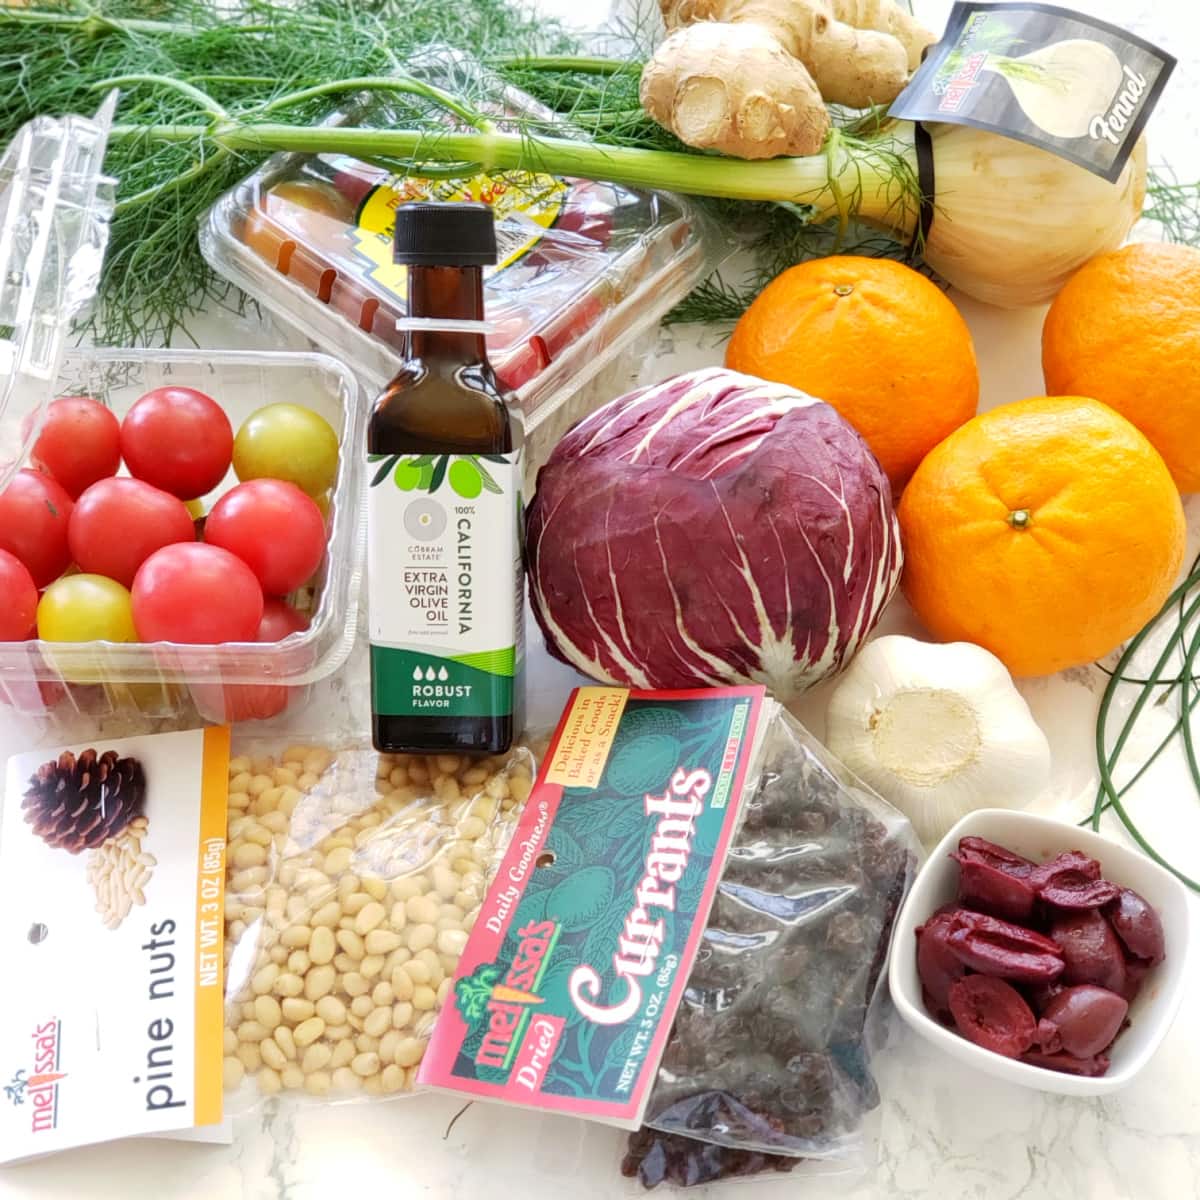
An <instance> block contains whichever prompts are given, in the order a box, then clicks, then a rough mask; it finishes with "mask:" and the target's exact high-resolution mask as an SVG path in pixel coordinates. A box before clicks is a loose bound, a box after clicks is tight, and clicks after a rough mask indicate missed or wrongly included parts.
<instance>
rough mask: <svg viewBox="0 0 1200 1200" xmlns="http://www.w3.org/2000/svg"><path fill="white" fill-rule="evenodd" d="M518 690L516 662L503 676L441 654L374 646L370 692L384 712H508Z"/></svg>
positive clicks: (462, 714)
mask: <svg viewBox="0 0 1200 1200" xmlns="http://www.w3.org/2000/svg"><path fill="white" fill-rule="evenodd" d="M495 653H496V654H502V653H503V652H500V651H497V652H495ZM508 654H509V656H510V659H511V656H512V650H511V649H510V650H509V651H508ZM467 657H471V658H474V657H477V656H475V655H470V656H467ZM481 657H486V655H484V656H481ZM513 691H514V689H513V675H512V672H511V667H510V670H509V673H508V674H507V675H504V674H497V673H494V672H491V671H484V670H481V669H480V668H479V667H477V666H472V665H470V664H468V663H464V662H460V661H458V660H457V659H453V658H440V657H439V656H438V655H436V654H423V653H420V652H418V651H413V650H397V649H395V648H394V647H391V646H372V647H371V696H372V700H373V702H374V706H375V712H377V713H379V714H380V715H382V716H388V717H506V716H508V715H509V714H510V713H511V712H512V711H513Z"/></svg>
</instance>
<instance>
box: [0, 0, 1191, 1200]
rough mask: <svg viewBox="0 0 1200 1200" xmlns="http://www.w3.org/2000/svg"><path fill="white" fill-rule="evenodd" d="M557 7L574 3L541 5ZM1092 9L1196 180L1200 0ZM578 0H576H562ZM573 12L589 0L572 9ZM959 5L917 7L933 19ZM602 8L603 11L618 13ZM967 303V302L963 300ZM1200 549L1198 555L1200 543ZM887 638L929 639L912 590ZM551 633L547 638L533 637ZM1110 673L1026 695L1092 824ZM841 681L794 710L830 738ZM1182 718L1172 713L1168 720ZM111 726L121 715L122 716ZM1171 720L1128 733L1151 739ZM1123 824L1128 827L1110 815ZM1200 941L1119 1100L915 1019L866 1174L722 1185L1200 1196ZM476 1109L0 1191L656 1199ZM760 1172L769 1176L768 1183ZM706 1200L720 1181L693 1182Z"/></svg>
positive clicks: (359, 724)
mask: <svg viewBox="0 0 1200 1200" xmlns="http://www.w3.org/2000/svg"><path fill="white" fill-rule="evenodd" d="M543 3H544V4H545V6H546V7H547V8H553V7H554V5H555V3H556V0H543ZM1075 4H1076V6H1077V7H1079V8H1081V9H1083V10H1085V11H1088V12H1091V13H1094V14H1095V15H1097V16H1101V17H1104V18H1106V19H1108V20H1110V21H1113V22H1114V23H1119V24H1121V25H1123V26H1125V27H1129V28H1132V29H1135V30H1136V31H1138V32H1139V33H1141V34H1143V35H1144V36H1146V37H1148V38H1149V39H1150V40H1152V41H1154V42H1156V43H1158V44H1160V45H1163V46H1165V47H1166V48H1168V49H1170V50H1172V51H1173V52H1174V53H1175V54H1177V55H1178V56H1179V57H1180V60H1181V61H1180V66H1179V69H1178V71H1177V73H1176V77H1175V79H1174V81H1173V82H1172V84H1171V86H1170V87H1169V88H1168V91H1167V94H1166V97H1165V98H1164V100H1163V103H1162V105H1161V107H1160V109H1159V111H1158V113H1157V114H1156V116H1155V120H1154V122H1153V124H1152V126H1151V138H1152V145H1151V158H1152V161H1157V162H1167V163H1169V164H1170V165H1171V167H1172V168H1173V169H1174V170H1175V171H1176V173H1177V174H1178V176H1179V177H1180V178H1185V179H1195V178H1200V142H1197V140H1196V138H1195V133H1194V114H1195V113H1196V112H1197V111H1198V110H1200V86H1198V85H1197V79H1198V78H1200V43H1198V42H1197V41H1196V39H1195V32H1196V25H1195V22H1196V20H1197V18H1196V16H1195V15H1194V12H1193V8H1194V5H1193V4H1192V3H1191V0H1075ZM560 7H564V6H560ZM571 8H572V9H573V11H574V12H575V14H576V15H577V14H578V12H579V5H578V4H573V5H572V6H571ZM949 8H950V2H949V0H929V2H927V3H918V4H917V9H918V12H919V13H920V14H921V15H922V16H924V17H925V18H926V19H927V21H928V22H929V23H930V24H931V25H933V26H934V27H938V23H939V22H940V21H942V20H943V19H944V17H945V14H946V12H948V10H949ZM600 15H602V14H600ZM956 299H958V298H957V297H956ZM961 307H962V309H963V311H964V314H965V315H966V318H967V320H968V322H969V324H970V326H971V328H972V331H973V333H974V336H975V342H976V347H977V350H978V354H979V359H980V369H981V374H982V381H983V404H984V406H985V407H987V406H990V405H994V404H997V403H1001V402H1003V401H1005V400H1013V399H1018V398H1020V397H1023V396H1027V395H1035V394H1038V393H1039V392H1040V391H1041V390H1042V381H1041V371H1040V358H1039V344H1040V342H1039V337H1040V329H1041V320H1042V310H1026V311H1019V312H1009V313H1002V312H999V311H997V310H993V309H988V308H986V307H984V306H982V305H977V304H973V303H971V302H969V301H962V302H961ZM197 328H198V331H199V336H200V338H201V340H202V343H203V344H206V345H213V346H231V345H243V346H278V345H279V344H281V342H284V341H288V340H289V338H288V335H285V334H284V333H283V332H282V331H280V330H279V329H278V328H274V327H272V326H270V325H269V324H267V323H265V322H262V323H260V322H259V321H257V320H249V319H245V318H234V317H232V316H229V315H227V314H223V313H222V314H217V313H214V314H209V315H208V316H207V317H206V318H205V319H204V320H203V321H202V322H201V323H200V325H199V326H198V327H197ZM721 353H722V334H721V332H720V331H718V330H715V329H711V328H704V327H676V328H673V329H667V330H662V331H660V333H659V335H658V340H657V343H656V344H655V345H653V346H652V348H651V349H650V351H649V352H648V353H647V355H646V356H645V358H644V359H643V361H642V362H640V363H639V364H637V366H636V369H635V370H634V371H632V372H631V376H630V383H634V382H639V381H645V380H646V379H649V378H651V377H653V378H663V377H665V376H667V375H669V374H671V373H674V372H675V371H677V370H685V369H689V368H691V367H694V366H700V365H706V364H710V363H714V362H717V361H719V360H720V357H721ZM1188 515H1189V525H1190V527H1191V528H1192V531H1193V536H1192V539H1191V540H1192V542H1193V543H1196V542H1197V541H1198V540H1200V501H1197V500H1195V499H1193V500H1192V502H1191V503H1190V504H1189V506H1188ZM1194 549H1195V547H1194V545H1193V552H1194ZM883 631H884V632H911V633H919V629H918V628H917V626H916V624H915V622H914V621H913V618H912V617H911V614H910V613H908V611H907V609H906V608H905V606H904V604H903V601H902V600H897V601H896V603H895V604H894V605H893V606H892V608H891V609H890V610H889V612H888V614H887V615H886V617H885V621H884V625H883ZM534 640H535V641H536V640H537V639H536V637H535V639H534ZM533 660H534V661H533V673H532V677H533V692H532V696H531V700H532V706H531V707H532V720H533V722H534V723H535V724H541V725H545V724H547V723H548V722H550V721H552V720H553V718H554V717H555V716H556V715H557V712H558V710H559V708H560V706H561V703H562V700H563V698H564V696H565V693H566V691H567V689H568V688H569V687H570V686H571V684H572V683H573V682H574V681H575V677H574V676H573V674H572V673H571V672H570V671H568V670H566V669H565V668H563V667H560V666H559V665H557V664H555V663H553V662H552V661H551V660H550V659H549V658H548V657H547V656H546V655H545V653H544V651H542V649H541V647H540V646H535V647H534V649H533ZM365 672H366V667H365V656H364V654H363V651H362V648H361V645H360V647H359V648H358V650H357V651H356V652H355V654H354V655H353V656H352V658H351V661H350V663H349V664H347V666H346V667H345V668H344V669H343V670H342V671H341V672H340V673H339V674H338V675H337V676H336V677H335V678H334V679H332V680H330V681H329V682H328V683H326V684H323V685H321V686H320V687H319V688H318V689H316V694H315V696H314V698H313V700H312V701H311V702H310V703H309V704H308V705H307V706H306V707H305V708H304V709H303V710H302V711H301V712H299V713H298V714H296V715H295V716H294V717H291V718H290V721H291V729H293V730H295V731H296V732H297V734H298V735H299V734H303V733H305V732H313V733H318V732H319V733H323V734H324V735H325V736H327V737H328V738H330V739H333V738H336V737H338V736H339V735H346V736H352V735H359V734H360V732H361V730H362V729H363V728H364V722H365V719H366V712H365V688H364V681H365ZM1103 683H1104V676H1103V675H1102V673H1101V672H1100V671H1099V670H1097V669H1094V668H1093V669H1088V670H1079V671H1073V672H1068V673H1067V674H1065V675H1063V676H1056V677H1052V678H1049V679H1044V680H1038V681H1033V682H1029V683H1026V684H1023V685H1022V691H1023V692H1024V694H1025V696H1026V698H1027V699H1028V700H1029V703H1030V705H1031V707H1032V709H1033V712H1034V715H1035V717H1036V718H1037V720H1038V721H1039V723H1040V724H1041V725H1042V727H1043V728H1044V729H1045V730H1046V732H1047V735H1048V736H1049V738H1050V741H1051V744H1052V746H1053V749H1054V775H1053V782H1052V785H1051V787H1050V788H1049V789H1048V791H1047V793H1046V794H1045V795H1043V796H1042V797H1041V798H1040V799H1039V800H1038V801H1037V802H1036V805H1035V807H1036V808H1037V810H1038V811H1043V812H1046V813H1048V814H1052V815H1058V816H1062V817H1064V818H1070V819H1078V818H1079V817H1080V816H1082V815H1083V814H1084V813H1085V812H1086V811H1087V809H1088V807H1089V805H1090V797H1091V796H1092V795H1093V794H1094V788H1095V780H1096V772H1095V766H1094V761H1093V741H1092V738H1093V727H1094V721H1095V714H1096V708H1097V703H1098V698H1099V693H1100V691H1101V690H1102V688H1103ZM823 699H824V698H823V694H822V692H821V691H820V690H818V691H817V692H815V693H812V694H810V695H809V696H808V697H806V698H805V700H804V701H803V702H802V703H801V704H800V705H799V706H798V707H797V712H798V714H799V715H800V716H801V718H802V719H803V720H805V721H806V723H808V724H809V725H810V727H811V728H812V729H813V730H814V732H815V733H817V734H818V735H819V734H820V733H821V732H822V728H823V720H822V712H823ZM1162 719H1164V720H1169V719H1170V716H1169V714H1163V718H1162ZM111 732H113V733H114V734H115V733H116V732H117V730H116V729H112V730H111ZM32 737H40V731H38V730H36V729H32V728H29V727H25V726H23V725H22V724H20V723H19V722H18V723H11V722H6V723H4V724H3V725H0V759H2V758H4V757H6V756H7V755H8V754H9V753H12V752H14V751H16V750H18V749H23V748H26V746H27V745H28V744H30V741H29V739H30V738H32ZM1154 740H1155V734H1154V730H1153V729H1149V730H1147V731H1146V732H1145V733H1144V734H1141V735H1140V736H1139V739H1138V740H1137V741H1136V742H1135V743H1134V744H1132V745H1131V752H1132V753H1133V754H1134V755H1135V756H1136V755H1137V754H1138V753H1139V752H1140V751H1142V750H1148V749H1150V748H1152V746H1153V745H1154ZM1131 803H1132V805H1133V806H1134V808H1135V809H1136V810H1137V813H1138V817H1139V820H1140V821H1142V823H1143V826H1144V828H1145V829H1146V832H1147V833H1148V834H1149V836H1150V837H1151V838H1152V840H1157V841H1158V842H1159V843H1160V844H1161V843H1163V842H1169V844H1170V845H1172V847H1173V848H1175V852H1176V853H1177V855H1178V863H1179V865H1180V866H1181V867H1183V868H1184V869H1189V868H1190V869H1191V870H1192V871H1193V872H1194V871H1197V870H1200V801H1198V800H1197V798H1196V797H1195V796H1194V795H1193V793H1192V789H1191V785H1190V781H1189V779H1188V776H1187V772H1186V767H1185V765H1184V762H1183V759H1182V755H1181V754H1179V753H1173V754H1167V755H1164V756H1163V758H1162V759H1161V760H1160V761H1159V763H1158V764H1156V766H1155V768H1154V769H1153V770H1152V771H1150V772H1149V773H1148V774H1147V776H1146V778H1145V779H1144V780H1143V781H1142V782H1141V783H1140V784H1139V785H1138V787H1137V789H1136V791H1135V792H1134V793H1133V795H1132V800H1131ZM1105 832H1106V833H1108V834H1109V835H1110V836H1113V837H1116V838H1119V837H1121V836H1122V835H1121V833H1120V832H1119V830H1117V829H1115V828H1113V827H1106V829H1105ZM1198 1003H1200V954H1193V955H1192V956H1191V973H1190V977H1189V980H1188V994H1187V996H1186V997H1185V999H1184V1006H1183V1010H1182V1015H1181V1016H1180V1018H1179V1020H1178V1021H1177V1022H1176V1024H1175V1027H1174V1028H1173V1030H1172V1031H1171V1033H1170V1034H1169V1036H1168V1038H1167V1040H1166V1042H1165V1043H1164V1045H1163V1047H1162V1049H1161V1050H1160V1051H1159V1053H1158V1054H1157V1055H1156V1057H1155V1058H1154V1059H1153V1061H1152V1062H1151V1063H1150V1065H1149V1066H1148V1067H1147V1069H1146V1070H1145V1072H1144V1073H1143V1074H1142V1075H1141V1077H1140V1078H1139V1079H1137V1080H1136V1081H1135V1082H1134V1084H1133V1085H1132V1086H1130V1087H1129V1088H1128V1089H1127V1090H1126V1091H1124V1092H1122V1093H1119V1094H1118V1095H1115V1096H1113V1097H1110V1098H1107V1099H1103V1100H1090V1099H1071V1098H1067V1097H1057V1096H1048V1095H1043V1094H1040V1093H1035V1092H1030V1091H1026V1090H1024V1089H1022V1088H1018V1087H1015V1086H1012V1085H1009V1084H1005V1083H1002V1082H998V1081H995V1080H991V1079H988V1078H986V1077H983V1076H981V1075H976V1074H972V1073H971V1072H969V1071H968V1070H966V1069H964V1068H963V1067H962V1066H961V1065H959V1064H958V1063H956V1062H955V1061H953V1060H951V1059H950V1058H948V1057H945V1056H943V1055H942V1054H941V1053H940V1052H938V1051H937V1050H935V1049H933V1048H932V1047H930V1046H929V1045H928V1044H927V1043H925V1042H924V1041H922V1040H920V1039H919V1038H917V1037H916V1036H915V1035H913V1034H911V1033H909V1032H908V1031H907V1030H906V1029H904V1028H902V1027H901V1026H900V1025H899V1024H898V1023H897V1024H896V1025H895V1027H894V1029H893V1036H892V1037H891V1040H890V1043H889V1045H888V1047H887V1048H886V1049H885V1050H884V1051H883V1053H882V1054H881V1055H880V1056H879V1057H878V1059H877V1061H876V1071H877V1078H878V1083H879V1090H880V1093H881V1096H882V1104H881V1106H880V1108H879V1110H878V1111H877V1113H876V1114H875V1115H874V1117H873V1121H872V1127H873V1132H874V1134H875V1135H876V1139H877V1144H878V1151H877V1155H876V1156H875V1160H874V1161H873V1162H872V1163H871V1164H870V1165H869V1166H868V1168H867V1169H866V1170H865V1171H864V1172H863V1173H861V1174H859V1175H856V1176H849V1177H831V1176H820V1177H814V1178H811V1179H808V1180H807V1181H805V1180H804V1177H803V1176H801V1175H793V1176H789V1177H785V1178H777V1179H768V1180H762V1181H754V1182H753V1184H749V1183H743V1184H739V1183H732V1184H730V1183H726V1184H722V1185H720V1192H719V1194H720V1195H730V1196H733V1195H742V1194H745V1195H746V1196H747V1198H748V1200H749V1198H750V1197H754V1198H755V1200H772V1198H773V1197H776V1196H779V1197H782V1196H784V1195H788V1196H791V1195H809V1196H819V1197H827V1196H838V1197H842V1196H844V1197H848V1198H850V1200H882V1198H883V1197H888V1198H890V1200H900V1198H911V1200H918V1198H919V1200H926V1198H929V1200H933V1198H937V1200H943V1198H946V1200H949V1198H954V1200H959V1198H963V1200H966V1198H968V1197H972V1198H979V1200H1016V1198H1017V1197H1020V1198H1021V1200H1059V1198H1060V1197H1063V1196H1067V1195H1072V1196H1085V1197H1087V1198H1088V1200H1186V1198H1187V1197H1200V1089H1198V1088H1197V1087H1196V1083H1195V1081H1196V1079H1197V1078H1198V1077H1200V1031H1198V1030H1197V1027H1196V1024H1195V1022H1194V1020H1193V1019H1192V1017H1191V1014H1192V1013H1194V1012H1195V1011H1196V1005H1197V1004H1198ZM459 1108H460V1104H459V1102H458V1101H456V1100H454V1099H447V1098H441V1097H437V1096H416V1097H409V1098H404V1099H400V1100H392V1101H388V1102H379V1101H375V1102H372V1103H367V1104H362V1103H358V1104H343V1105H333V1106H331V1105H319V1104H315V1103H279V1104H272V1105H269V1106H265V1107H262V1108H260V1109H258V1110H256V1111H254V1112H252V1113H250V1114H249V1115H245V1116H242V1117H239V1118H237V1119H236V1121H235V1124H234V1132H235V1140H234V1142H233V1144H232V1145H231V1146H206V1145H194V1144H192V1145H189V1144H181V1143H170V1142H164V1141H146V1140H143V1141H137V1142H124V1143H117V1144H111V1145H107V1146H98V1147H93V1148H89V1149H85V1150H79V1151H74V1152H70V1153H67V1154H63V1155H59V1156H57V1157H55V1158H52V1159H47V1160H41V1161H39V1162H34V1163H30V1164H26V1165H23V1166H19V1167H15V1168H11V1169H7V1170H3V1171H0V1200H19V1198H20V1200H23V1198H25V1197H29V1198H31V1200H32V1198H36V1200H58V1198H59V1197H62V1198H64V1200H65V1198H68V1197H70V1198H77V1197H81V1196H85V1197H88V1198H89V1200H109V1198H111V1200H137V1198H140V1197H147V1198H149V1197H171V1198H172V1200H190V1198H192V1197H196V1198H200V1197H203V1198H204V1200H324V1198H326V1197H331V1196H336V1195H346V1196H357V1195H371V1194H385V1193H391V1194H398V1195H400V1196H403V1197H415V1196H428V1197H433V1198H435V1200H443V1198H446V1200H449V1198H451V1197H468V1196H475V1195H484V1194H488V1193H493V1192H494V1193H502V1192H505V1191H511V1192H514V1193H519V1194H523V1195H532V1196H535V1197H542V1196H545V1197H552V1196H559V1195H561V1194H563V1193H564V1192H566V1191H567V1190H568V1189H569V1191H570V1194H571V1195H572V1196H574V1197H577V1198H578V1200H600V1198H602V1197H603V1198H610V1197H618V1196H622V1195H633V1194H637V1193H639V1189H637V1188H636V1187H635V1186H631V1185H630V1184H629V1183H628V1182H627V1181H625V1180H622V1179H621V1178H620V1176H619V1175H618V1173H617V1165H618V1162H619V1157H620V1153H621V1145H622V1140H623V1135H621V1134H620V1133H618V1132H616V1131H612V1130H608V1129H605V1128H602V1127H599V1126H588V1125H585V1124H583V1123H581V1122H575V1121H571V1120H566V1119H563V1118H549V1117H547V1118H542V1117H538V1116H536V1115H531V1114H526V1113H518V1112H514V1111H510V1110H506V1109H500V1108H497V1107H494V1106H487V1105H479V1104H476V1105H473V1106H472V1107H470V1108H469V1109H467V1111H466V1112H464V1113H463V1114H462V1115H461V1117H460V1118H459V1119H458V1120H457V1122H456V1123H454V1125H453V1128H452V1129H451V1128H450V1124H451V1120H452V1118H453V1117H454V1115H455V1113H456V1112H457V1111H458V1110H459ZM751 1188H753V1190H751ZM696 1194H697V1195H705V1194H708V1192H707V1191H697V1192H696Z"/></svg>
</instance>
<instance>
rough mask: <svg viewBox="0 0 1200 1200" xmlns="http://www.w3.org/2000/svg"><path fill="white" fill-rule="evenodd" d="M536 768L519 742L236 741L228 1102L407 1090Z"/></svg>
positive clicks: (229, 855) (228, 905) (231, 1106)
mask: <svg viewBox="0 0 1200 1200" xmlns="http://www.w3.org/2000/svg"><path fill="white" fill-rule="evenodd" d="M235 737H236V735H235ZM535 775H536V763H535V758H534V754H533V752H532V751H531V750H530V749H529V748H528V747H526V746H521V747H514V749H513V750H512V751H511V752H510V753H509V754H507V755H503V756H499V757H493V758H487V759H468V758H462V757H457V756H453V755H439V756H436V757H424V756H403V755H386V754H379V753H377V752H375V751H374V750H372V749H369V748H363V747H361V746H352V747H347V748H342V749H336V750H335V749H332V748H328V747H323V746H317V745H295V746H281V745H279V744H275V745H274V746H272V745H271V744H269V743H265V742H263V741H262V740H257V741H256V740H248V739H247V740H244V741H241V742H238V741H236V740H235V743H234V748H233V757H232V759H231V761H230V764H229V823H228V844H227V851H226V862H227V879H226V895H225V965H226V974H225V1047H224V1052H225V1060H224V1078H225V1091H226V1111H227V1112H237V1111H238V1110H239V1108H241V1107H243V1106H244V1105H248V1104H250V1103H252V1102H254V1101H256V1100H257V1099H258V1098H261V1097H263V1096H270V1095H275V1094H276V1093H279V1092H292V1093H300V1094H305V1093H307V1094H308V1095H310V1096H314V1097H319V1098H322V1099H325V1100H330V1101H341V1100H352V1099H356V1098H364V1097H372V1096H390V1095H395V1094H399V1093H405V1092H411V1091H412V1090H413V1087H414V1083H415V1079H416V1074H417V1066H418V1064H419V1063H420V1061H421V1058H422V1056H423V1055H424V1053H425V1046H426V1044H427V1042H428V1039H429V1034H430V1031H431V1030H432V1029H433V1025H434V1023H435V1022H436V1020H437V1016H438V1013H439V1012H440V1011H441V1007H442V1004H443V1002H444V1001H445V999H446V997H447V995H448V994H449V992H450V986H451V982H452V980H453V978H454V971H455V967H456V966H457V964H458V957H459V954H460V953H461V952H462V948H463V946H464V945H465V944H466V941H467V934H468V932H469V931H470V929H471V927H472V925H473V924H474V921H475V917H476V914H477V912H478V910H479V905H480V903H481V901H482V900H483V897H484V894H485V892H486V890H487V886H488V883H489V882H490V879H491V875H492V873H493V871H494V869H495V866H496V864H497V863H498V862H499V860H500V857H501V856H502V854H503V851H504V849H505V846H506V845H507V842H508V839H509V838H510V836H511V834H512V830H513V829H514V827H515V826H516V822H517V818H518V816H519V815H520V810H521V807H522V805H523V804H524V802H525V799H526V797H527V796H528V795H529V792H530V789H531V787H532V786H533V780H534V776H535Z"/></svg>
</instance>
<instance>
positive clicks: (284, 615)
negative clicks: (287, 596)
mask: <svg viewBox="0 0 1200 1200" xmlns="http://www.w3.org/2000/svg"><path fill="white" fill-rule="evenodd" d="M307 628H308V618H307V617H306V616H305V615H304V614H303V613H302V612H300V611H299V610H297V609H295V608H293V607H292V606H291V605H290V604H288V603H287V602H286V601H283V600H278V599H276V598H275V597H274V596H268V597H267V598H266V600H264V601H263V615H262V620H261V621H260V622H259V623H258V636H257V637H256V638H255V639H254V640H255V641H256V642H282V641H283V639H284V638H285V637H290V636H291V635H292V634H293V633H303V632H304V630H306V629H307Z"/></svg>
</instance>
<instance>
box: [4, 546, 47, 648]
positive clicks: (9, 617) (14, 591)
mask: <svg viewBox="0 0 1200 1200" xmlns="http://www.w3.org/2000/svg"><path fill="white" fill-rule="evenodd" d="M37 607H38V591H37V584H35V583H34V582H33V576H32V575H30V573H29V570H28V568H27V567H26V566H25V564H24V563H23V562H22V561H21V560H20V559H19V558H18V557H17V556H16V555H15V554H9V552H8V551H7V550H0V642H23V641H24V640H25V639H26V638H27V637H28V636H29V633H30V631H31V630H32V629H33V626H34V622H35V621H36V620H37Z"/></svg>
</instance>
